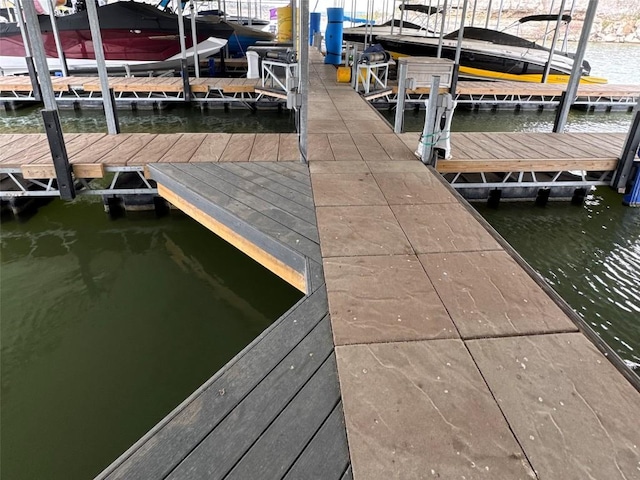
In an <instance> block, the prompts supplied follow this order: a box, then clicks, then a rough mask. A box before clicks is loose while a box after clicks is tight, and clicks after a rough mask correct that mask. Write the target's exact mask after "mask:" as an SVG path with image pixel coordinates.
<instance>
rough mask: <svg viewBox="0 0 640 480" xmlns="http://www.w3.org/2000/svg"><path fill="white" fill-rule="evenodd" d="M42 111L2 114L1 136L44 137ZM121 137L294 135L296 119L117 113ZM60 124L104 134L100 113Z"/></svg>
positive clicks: (197, 112)
mask: <svg viewBox="0 0 640 480" xmlns="http://www.w3.org/2000/svg"><path fill="white" fill-rule="evenodd" d="M41 108H42V107H29V108H23V109H20V110H16V111H6V112H5V111H2V110H0V133H42V132H44V127H43V124H42V115H41V114H40V110H41ZM118 120H119V124H120V131H121V132H122V133H174V132H190V133H199V132H204V133H217V132H228V133H231V132H233V133H263V132H264V133H271V132H279V133H289V132H295V128H296V127H295V118H294V116H293V115H292V114H291V113H290V112H289V111H287V110H283V111H278V110H276V109H261V110H260V111H258V112H252V111H251V110H248V109H231V110H228V111H225V110H223V109H221V108H220V109H215V110H202V109H200V108H198V107H189V106H179V105H171V106H169V108H166V109H163V110H158V111H154V110H137V111H132V110H131V109H122V110H118ZM60 123H61V125H62V129H63V131H64V132H66V133H76V132H80V133H86V132H105V133H106V131H107V123H106V121H105V117H104V113H102V111H101V110H98V109H86V110H77V111H75V110H69V109H67V110H65V109H62V110H60Z"/></svg>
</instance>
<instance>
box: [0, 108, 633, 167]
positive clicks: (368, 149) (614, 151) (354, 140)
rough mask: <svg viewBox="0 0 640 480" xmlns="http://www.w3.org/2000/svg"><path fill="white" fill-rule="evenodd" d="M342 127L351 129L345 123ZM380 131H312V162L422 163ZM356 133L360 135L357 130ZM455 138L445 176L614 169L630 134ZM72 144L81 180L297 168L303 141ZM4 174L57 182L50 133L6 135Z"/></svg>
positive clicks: (113, 138)
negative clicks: (189, 169) (202, 167)
mask: <svg viewBox="0 0 640 480" xmlns="http://www.w3.org/2000/svg"><path fill="white" fill-rule="evenodd" d="M325 110H326V109H325ZM373 113H375V112H373ZM371 118H372V119H371V120H369V122H375V123H376V125H377V122H376V117H375V116H373V117H371ZM378 120H379V119H378ZM324 122H325V120H317V121H316V123H318V124H319V126H320V128H321V129H331V130H335V128H334V127H332V126H331V125H330V124H325V123H324ZM312 126H313V120H312ZM343 126H344V128H345V129H348V127H347V126H346V124H343ZM376 128H379V129H380V130H381V131H380V132H379V133H344V130H343V131H342V132H333V131H331V132H327V133H310V134H309V139H308V151H309V153H308V157H309V158H308V160H309V161H314V160H318V161H365V160H371V159H373V158H375V159H376V161H388V160H410V161H413V160H415V156H414V155H413V154H412V151H413V150H415V149H416V147H417V145H418V142H419V138H420V135H419V134H418V133H405V134H401V135H399V136H397V135H395V134H393V133H391V132H390V131H389V130H388V127H386V126H385V128H387V131H384V130H383V129H382V127H376ZM354 130H356V131H359V130H360V129H359V127H358V126H357V125H354ZM347 131H348V130H347ZM451 136H452V138H451V145H452V155H453V158H452V159H451V160H447V161H443V162H440V163H439V164H438V171H439V172H442V173H446V172H449V171H456V172H458V171H463V172H480V171H484V172H491V171H522V170H527V171H553V170H563V169H564V170H594V171H603V170H605V171H606V170H613V169H615V165H616V162H617V157H618V156H619V154H620V152H621V151H622V145H623V142H624V138H625V135H624V134H617V133H607V134H597V133H565V134H553V133H458V132H454V133H452V134H451ZM65 140H66V142H67V144H66V148H67V153H68V155H69V160H70V162H71V164H72V165H74V168H75V169H76V170H80V172H76V173H80V174H81V173H82V171H83V169H84V170H86V169H87V168H88V166H89V165H104V166H123V165H128V166H141V165H150V164H154V163H168V162H170V163H194V164H195V163H203V162H273V161H280V162H291V161H298V160H299V159H300V153H299V151H298V139H297V135H296V134H293V133H286V134H268V133H266V134H263V133H257V134H254V133H237V134H228V133H171V134H150V133H123V134H120V135H106V134H102V133H83V134H77V133H68V134H65ZM403 142H404V144H405V145H403ZM407 147H408V148H407ZM2 168H21V169H22V171H23V172H24V173H25V174H26V176H27V177H28V178H51V177H53V176H55V172H54V169H53V164H52V161H51V155H50V153H49V145H48V143H47V140H46V137H45V135H44V134H7V135H0V170H1V169H2ZM89 171H90V172H96V171H98V172H99V171H100V170H99V169H97V170H96V169H89ZM38 175H39V176H38Z"/></svg>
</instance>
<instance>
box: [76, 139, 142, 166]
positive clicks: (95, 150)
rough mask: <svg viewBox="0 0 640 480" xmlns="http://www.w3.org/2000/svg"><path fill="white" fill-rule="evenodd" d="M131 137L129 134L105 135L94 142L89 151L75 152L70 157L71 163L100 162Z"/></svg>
mask: <svg viewBox="0 0 640 480" xmlns="http://www.w3.org/2000/svg"><path fill="white" fill-rule="evenodd" d="M130 136H131V134H130V133H120V134H118V135H105V136H104V137H102V138H101V139H100V140H98V141H96V142H95V143H94V144H93V145H92V146H91V148H90V149H86V150H82V151H79V152H76V153H75V154H74V155H72V156H71V159H70V161H71V162H72V163H94V162H101V160H102V158H103V157H104V156H105V155H107V154H108V153H109V152H111V150H113V149H115V148H117V147H118V145H120V144H121V143H123V142H125V141H126V140H127V139H128V138H129V137H130Z"/></svg>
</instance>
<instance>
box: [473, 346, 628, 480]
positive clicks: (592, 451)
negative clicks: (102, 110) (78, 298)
mask: <svg viewBox="0 0 640 480" xmlns="http://www.w3.org/2000/svg"><path fill="white" fill-rule="evenodd" d="M467 346H468V347H469V351H470V352H471V355H472V356H473V358H474V360H475V361H476V363H477V365H478V367H479V368H480V370H481V371H482V374H483V376H484V378H485V380H486V381H487V384H488V385H489V387H490V388H491V390H492V391H493V393H494V395H495V397H496V399H497V401H498V402H499V404H500V407H501V408H502V411H503V412H504V414H505V416H506V418H507V420H508V422H509V424H510V425H511V428H512V430H513V431H514V433H515V435H516V437H517V438H518V440H519V442H520V444H521V445H522V447H523V448H524V450H525V452H526V455H527V458H529V460H530V461H531V464H532V465H533V467H534V469H535V470H536V472H537V473H538V477H539V478H540V479H555V478H561V479H563V480H579V479H580V480H583V479H587V478H588V479H607V480H614V479H631V478H634V479H637V478H640V394H638V392H637V391H636V390H635V389H634V388H633V387H632V386H631V385H630V384H629V383H628V382H627V381H626V380H625V379H624V378H623V377H622V375H620V373H618V371H617V370H616V369H615V368H614V367H613V365H612V364H611V363H609V362H608V361H607V360H606V359H605V358H604V357H603V356H602V354H601V353H599V352H598V351H597V350H596V348H595V347H594V346H593V345H592V344H591V342H589V340H587V339H586V337H584V336H583V335H582V334H579V333H566V334H557V335H538V336H529V337H510V338H496V339H483V340H471V341H469V342H467Z"/></svg>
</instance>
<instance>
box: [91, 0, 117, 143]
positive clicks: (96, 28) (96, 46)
mask: <svg viewBox="0 0 640 480" xmlns="http://www.w3.org/2000/svg"><path fill="white" fill-rule="evenodd" d="M86 4H87V16H88V17H89V28H90V29H91V41H92V43H93V50H94V52H95V56H96V64H97V66H98V77H99V78H100V90H101V92H102V104H103V106H104V115H105V117H106V120H107V132H108V133H109V135H116V134H118V133H120V126H119V125H118V121H117V117H116V107H115V102H114V101H113V97H112V96H111V93H109V77H108V76H107V64H106V62H105V57H104V47H103V46H102V33H100V23H99V21H98V7H97V6H96V1H95V0H88V1H87V2H86Z"/></svg>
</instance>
